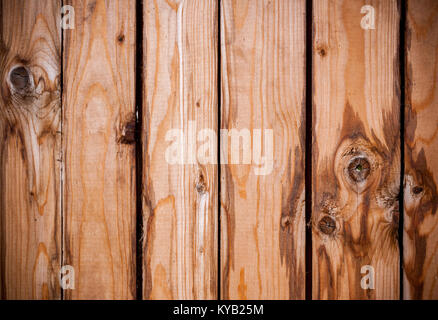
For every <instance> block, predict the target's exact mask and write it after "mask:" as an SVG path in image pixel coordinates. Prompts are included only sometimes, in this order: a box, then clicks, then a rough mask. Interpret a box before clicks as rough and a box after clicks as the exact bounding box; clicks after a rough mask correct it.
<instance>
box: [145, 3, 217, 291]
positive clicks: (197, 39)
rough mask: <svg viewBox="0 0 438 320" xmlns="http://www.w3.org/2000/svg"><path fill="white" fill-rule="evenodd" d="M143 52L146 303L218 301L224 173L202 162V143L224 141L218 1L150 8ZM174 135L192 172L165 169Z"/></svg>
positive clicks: (179, 167) (213, 146)
mask: <svg viewBox="0 0 438 320" xmlns="http://www.w3.org/2000/svg"><path fill="white" fill-rule="evenodd" d="M143 46H144V49H145V55H144V61H143V63H144V98H143V132H142V140H143V145H144V152H143V162H144V167H143V172H144V178H143V185H144V191H143V199H142V200H143V214H144V253H143V258H144V265H143V279H144V284H143V298H144V299H215V298H216V297H217V263H218V262H217V189H218V181H217V180H218V175H217V165H216V164H215V163H214V162H213V163H212V162H208V161H207V162H206V161H202V159H201V158H200V157H198V156H197V155H198V154H199V153H201V154H202V152H201V151H200V149H198V148H199V147H201V146H202V145H203V142H202V141H201V142H200V141H198V142H197V141H196V138H197V137H199V136H197V134H199V131H200V130H202V129H210V130H213V134H214V135H215V134H216V133H217V115H218V109H217V1H215V0H208V1H207V0H181V1H171V0H150V1H144V44H143ZM190 124H194V125H195V126H196V129H195V130H194V131H192V133H190V132H189V130H190ZM172 129H181V130H183V131H184V133H185V134H187V137H185V138H184V140H185V141H186V142H189V143H190V142H192V143H193V144H194V146H195V149H194V150H191V149H189V146H188V145H186V146H185V147H183V148H181V151H182V152H183V153H184V155H185V161H183V162H184V163H188V164H184V165H183V164H182V163H183V162H182V161H180V159H181V154H177V157H176V159H174V160H176V162H177V163H174V164H172V162H168V161H166V152H168V151H169V150H170V149H172V148H173V147H172V146H181V144H178V143H177V142H176V140H173V141H170V140H167V139H166V135H167V134H168V133H169V130H172ZM170 132H171V131H170ZM170 138H172V137H170ZM206 141H207V142H208V140H205V141H204V142H206ZM210 142H211V144H210V151H211V155H212V158H213V160H216V158H217V156H216V154H217V143H216V142H217V141H216V138H215V137H213V139H212V140H211V141H210ZM189 156H193V161H190V159H189ZM168 160H171V159H170V158H168ZM204 160H206V159H204Z"/></svg>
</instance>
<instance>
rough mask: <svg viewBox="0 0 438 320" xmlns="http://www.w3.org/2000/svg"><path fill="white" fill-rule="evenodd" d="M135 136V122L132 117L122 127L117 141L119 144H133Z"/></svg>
mask: <svg viewBox="0 0 438 320" xmlns="http://www.w3.org/2000/svg"><path fill="white" fill-rule="evenodd" d="M135 136H136V121H135V118H134V117H133V118H132V119H130V120H128V121H127V122H126V123H125V124H124V125H123V127H122V135H121V137H120V139H119V143H122V144H134V143H135Z"/></svg>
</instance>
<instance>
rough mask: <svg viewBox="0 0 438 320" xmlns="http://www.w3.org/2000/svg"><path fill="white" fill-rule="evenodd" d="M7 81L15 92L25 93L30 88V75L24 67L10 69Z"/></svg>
mask: <svg viewBox="0 0 438 320" xmlns="http://www.w3.org/2000/svg"><path fill="white" fill-rule="evenodd" d="M9 79H10V81H11V84H12V86H13V87H14V89H15V90H16V91H26V90H27V89H28V88H29V87H30V74H29V71H28V70H27V69H26V68H25V67H16V68H14V69H12V71H11V73H10V74H9Z"/></svg>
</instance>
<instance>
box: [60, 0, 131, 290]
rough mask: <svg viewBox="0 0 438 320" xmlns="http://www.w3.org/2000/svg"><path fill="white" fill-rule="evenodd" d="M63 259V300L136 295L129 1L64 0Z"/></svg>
mask: <svg viewBox="0 0 438 320" xmlns="http://www.w3.org/2000/svg"><path fill="white" fill-rule="evenodd" d="M66 4H69V5H72V6H73V7H74V9H75V29H73V30H69V29H66V30H64V57H63V58H64V70H63V75H64V91H63V134H64V137H63V149H64V159H65V176H64V193H63V195H64V261H63V262H64V263H63V264H64V265H71V266H73V267H74V269H75V280H76V281H75V289H74V290H66V291H65V292H64V294H65V298H67V299H132V298H135V288H136V278H135V268H136V263H135V248H136V239H135V235H136V229H135V228H136V226H135V216H136V214H135V213H136V210H135V152H134V151H135V144H134V134H133V132H132V130H133V128H135V106H134V104H135V69H134V67H135V60H134V57H135V3H134V1H124V0H113V1H104V0H96V1H92V0H86V1H85V0H74V1H67V2H66Z"/></svg>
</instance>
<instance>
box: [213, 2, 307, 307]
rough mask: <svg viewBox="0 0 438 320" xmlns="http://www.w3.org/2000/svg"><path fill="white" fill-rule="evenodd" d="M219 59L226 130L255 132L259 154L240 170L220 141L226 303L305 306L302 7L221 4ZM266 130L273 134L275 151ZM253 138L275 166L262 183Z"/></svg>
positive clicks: (291, 4)
mask: <svg viewBox="0 0 438 320" xmlns="http://www.w3.org/2000/svg"><path fill="white" fill-rule="evenodd" d="M221 59H222V62H221V68H222V69H221V73H222V83H221V88H222V105H221V129H228V130H230V131H231V130H232V129H237V130H239V131H240V130H249V133H250V135H251V139H252V148H251V146H250V148H249V149H245V148H244V147H243V145H240V148H239V149H238V150H240V152H241V153H242V155H241V157H240V162H239V163H240V164H233V161H232V157H233V154H232V152H233V146H232V141H231V139H229V138H227V139H224V140H223V141H222V143H221V154H223V158H224V159H226V161H227V162H228V164H226V165H222V166H221V264H222V265H221V268H222V269H221V270H222V272H221V275H222V281H221V282H222V283H221V296H222V298H224V299H304V297H305V266H304V264H305V261H304V257H305V213H304V136H305V121H304V117H305V111H304V108H305V1H301V0H300V1H280V0H279V1H259V0H258V1H245V0H242V1H231V0H223V1H221ZM254 129H261V130H262V131H261V132H262V135H261V137H260V136H259V137H256V136H254V135H253V133H254V131H253V130H254ZM265 129H273V145H271V146H270V147H271V148H269V146H268V143H267V141H266V140H264V139H265V138H266V131H264V130H265ZM256 139H259V141H258V144H260V142H261V139H263V141H264V142H262V146H263V149H262V153H261V154H262V155H264V156H267V155H268V153H269V152H271V156H272V159H273V167H272V171H271V172H269V171H266V173H267V174H265V175H256V171H255V170H256V169H257V168H260V166H258V165H257V164H256V163H255V161H254V152H255V151H256V149H255V147H254V145H255V144H256V143H257V141H256ZM240 140H244V139H240ZM225 141H227V143H226V144H225V143H224V142H225ZM248 152H249V153H251V152H252V153H253V154H252V157H251V154H250V155H249V157H250V159H251V163H248V164H244V163H243V159H244V158H245V156H246V155H248ZM222 163H223V162H222Z"/></svg>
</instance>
